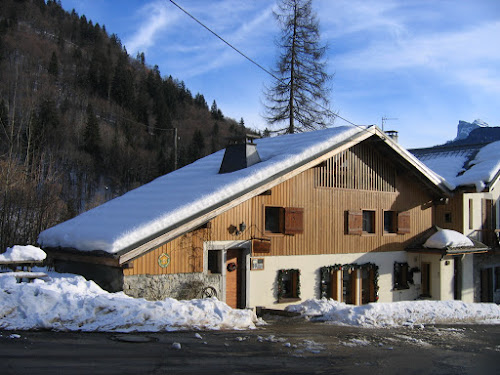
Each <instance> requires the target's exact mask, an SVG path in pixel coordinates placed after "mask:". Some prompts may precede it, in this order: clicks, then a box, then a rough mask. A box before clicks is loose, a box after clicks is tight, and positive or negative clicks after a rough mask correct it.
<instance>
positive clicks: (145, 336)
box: [0, 318, 500, 375]
mask: <svg viewBox="0 0 500 375" xmlns="http://www.w3.org/2000/svg"><path fill="white" fill-rule="evenodd" d="M268 321H269V322H270V324H269V325H267V326H264V327H261V328H259V329H257V330H251V331H216V332H214V331H197V332H194V331H188V332H186V331H185V332H170V333H133V334H120V333H77V332H41V331H38V332H25V331H24V332H23V331H20V332H13V331H0V374H2V375H7V374H9V375H10V374H30V375H34V374H37V375H38V374H51V375H54V374H71V375H77V374H121V375H124V374H327V373H328V374H369V375H375V374H384V375H385V374H405V375H409V374H419V375H421V374H500V326H487V325H467V326H426V327H425V328H390V329H367V328H356V327H338V326H334V325H328V324H324V323H312V322H306V321H303V320H300V319H289V318H281V319H275V320H270V319H268Z"/></svg>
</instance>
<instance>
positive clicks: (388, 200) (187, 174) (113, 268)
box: [39, 127, 453, 309]
mask: <svg viewBox="0 0 500 375" xmlns="http://www.w3.org/2000/svg"><path fill="white" fill-rule="evenodd" d="M449 194H450V190H449V188H448V186H447V184H446V182H445V181H444V180H443V179H442V178H441V177H439V176H438V175H436V174H435V173H434V172H433V171H431V170H430V169H429V168H428V167H426V166H425V165H424V164H423V163H422V162H420V161H419V160H418V159H416V158H415V157H414V156H413V155H412V154H410V153H409V152H408V151H406V150H404V149H403V148H402V147H401V146H399V145H398V144H397V143H396V142H394V141H393V140H392V139H391V138H390V137H388V136H387V135H386V134H385V133H383V132H382V131H381V130H379V129H378V128H376V127H367V128H356V127H336V128H331V129H325V130H320V131H315V132H309V133H301V134H292V135H285V136H280V137H273V138H264V139H259V140H256V141H255V143H254V142H253V141H251V142H246V143H245V144H240V145H234V146H230V147H228V148H227V149H226V150H222V151H220V152H217V153H214V154H212V155H209V156H207V157H205V158H203V159H200V160H198V161H196V162H194V163H192V164H190V165H188V166H186V167H184V168H182V169H179V170H177V171H175V172H172V173H170V174H167V175H165V176H162V177H160V178H158V179H156V180H154V181H152V182H151V183H149V184H146V185H144V186H142V187H139V188H137V189H135V190H133V191H130V192H128V193H126V194H125V195H123V196H121V197H118V198H116V199H114V200H111V201H109V202H107V203H105V204H103V205H101V206H99V207H96V208H94V209H92V210H90V211H87V212H85V213H83V214H81V215H79V216H77V217H75V218H73V219H71V220H69V221H67V222H64V223H61V224H59V225H57V226H55V227H52V228H49V229H47V230H45V231H44V232H42V233H41V234H40V236H39V243H40V245H41V246H42V247H43V249H44V250H45V251H46V252H47V253H48V255H49V258H50V259H51V262H52V263H53V265H54V267H55V269H56V270H58V271H60V272H72V273H78V274H82V275H84V276H85V277H87V278H88V279H92V280H95V281H96V282H97V283H99V284H100V285H101V286H102V287H103V288H105V289H107V290H110V291H119V290H123V291H124V292H125V293H127V294H129V295H131V296H135V297H145V298H148V299H160V298H161V299H163V298H165V297H173V298H179V299H182V298H193V297H200V296H201V295H202V294H203V293H204V294H205V295H208V296H210V295H216V296H217V298H219V299H220V300H223V301H226V303H228V304H229V305H230V306H233V307H239V308H254V307H258V306H262V307H267V308H278V309H281V308H284V307H285V306H287V305H288V304H290V303H296V302H297V301H300V300H306V299H309V298H321V297H328V298H334V299H336V300H339V301H344V302H346V303H350V304H364V303H369V302H375V301H383V302H391V301H400V300H414V299H417V298H419V297H421V296H422V295H425V296H426V298H431V299H436V300H439V299H451V298H453V288H452V277H453V266H448V264H447V263H446V260H445V259H444V258H443V257H442V256H441V255H436V254H419V253H415V252H409V251H407V248H408V247H409V246H410V245H411V244H413V243H415V241H417V240H419V239H420V238H422V236H423V235H426V234H427V233H428V232H429V230H431V228H433V226H434V224H435V222H434V212H435V210H436V207H439V206H436V205H439V204H442V203H443V201H444V200H445V199H446V198H447V197H449ZM448 268H449V269H451V270H450V272H448V271H447V270H448ZM424 280H425V284H424ZM422 288H424V289H425V290H424V289H422Z"/></svg>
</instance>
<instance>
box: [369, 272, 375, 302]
mask: <svg viewBox="0 0 500 375" xmlns="http://www.w3.org/2000/svg"><path fill="white" fill-rule="evenodd" d="M368 285H369V295H368V302H375V271H374V269H373V268H370V270H369V271H368Z"/></svg>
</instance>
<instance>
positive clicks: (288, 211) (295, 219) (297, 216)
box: [285, 207, 304, 234]
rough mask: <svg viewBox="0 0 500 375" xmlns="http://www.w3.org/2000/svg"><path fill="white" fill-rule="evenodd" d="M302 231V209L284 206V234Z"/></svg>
mask: <svg viewBox="0 0 500 375" xmlns="http://www.w3.org/2000/svg"><path fill="white" fill-rule="evenodd" d="M299 233H304V209H303V208H295V207H287V208H285V234H299Z"/></svg>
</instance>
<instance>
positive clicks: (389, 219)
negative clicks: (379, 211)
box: [384, 211, 396, 233]
mask: <svg viewBox="0 0 500 375" xmlns="http://www.w3.org/2000/svg"><path fill="white" fill-rule="evenodd" d="M384 233H396V212H395V211H384Z"/></svg>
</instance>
